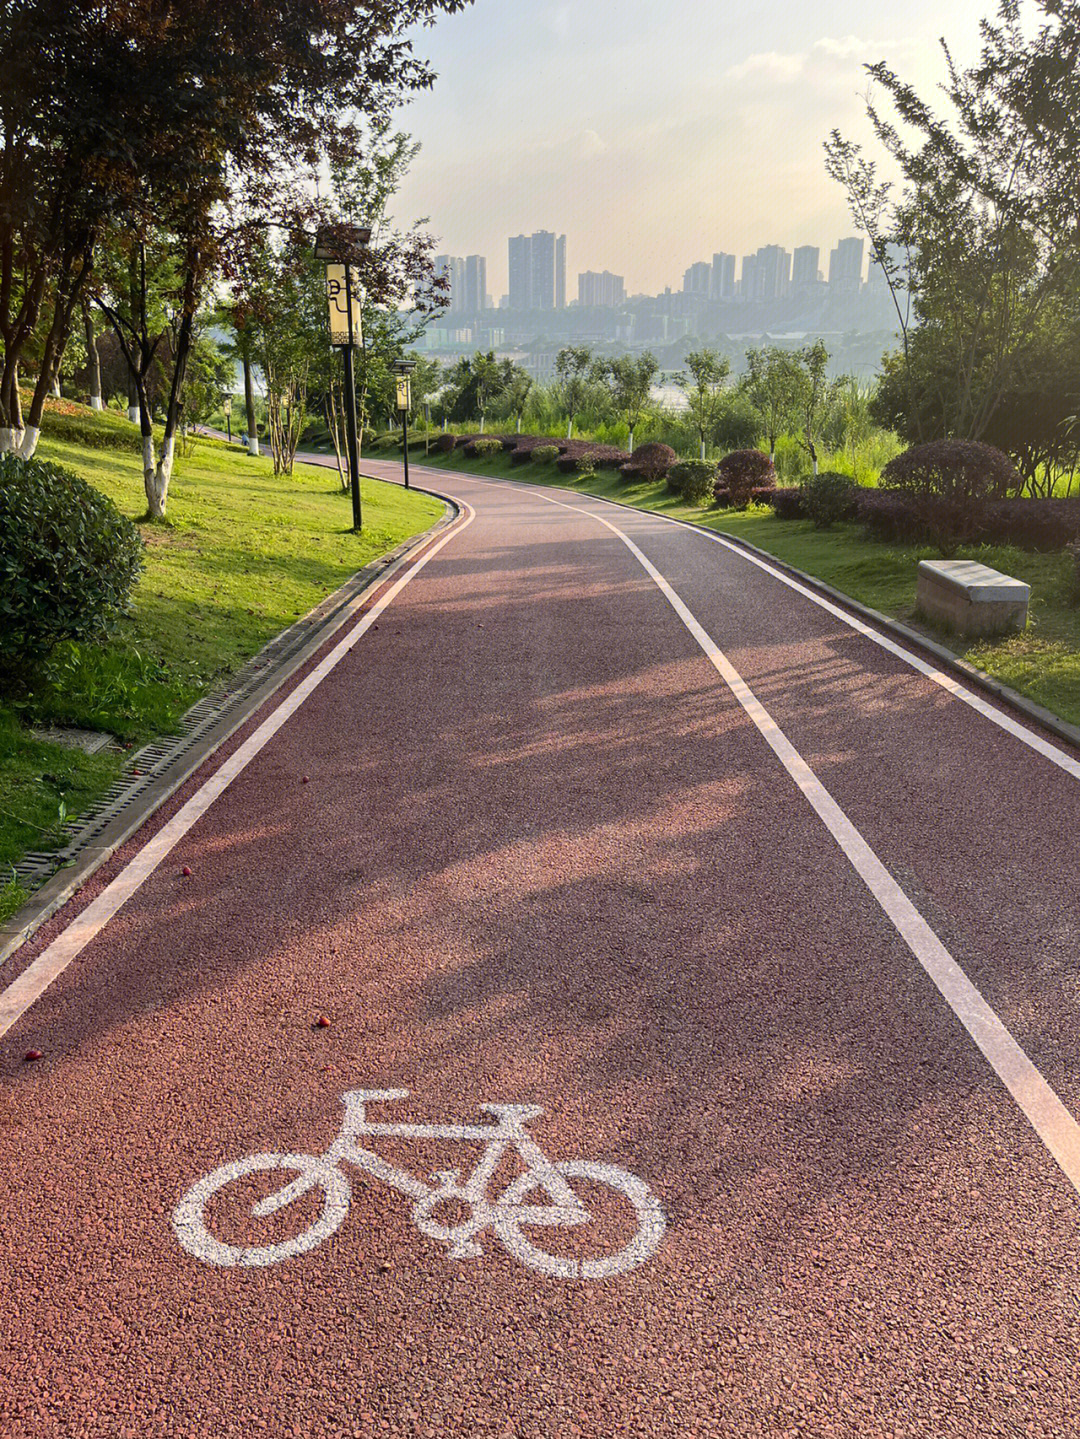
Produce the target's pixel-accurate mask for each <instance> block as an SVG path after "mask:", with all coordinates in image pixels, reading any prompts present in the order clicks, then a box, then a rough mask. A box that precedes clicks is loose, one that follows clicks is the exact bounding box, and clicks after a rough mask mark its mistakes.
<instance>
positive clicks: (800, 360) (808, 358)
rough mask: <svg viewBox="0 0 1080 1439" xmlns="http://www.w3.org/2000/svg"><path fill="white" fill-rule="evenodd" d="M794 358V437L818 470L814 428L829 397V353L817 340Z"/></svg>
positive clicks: (818, 423)
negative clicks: (796, 423)
mask: <svg viewBox="0 0 1080 1439" xmlns="http://www.w3.org/2000/svg"><path fill="white" fill-rule="evenodd" d="M794 358H795V365H796V369H795V390H794V398H795V413H796V415H797V416H798V425H799V429H798V439H799V443H800V445H802V447H803V449H804V450H805V451H806V453H807V454H808V455H809V456H810V461H811V464H812V465H813V467H814V474H815V475H816V474H817V472H818V452H817V439H818V427H819V426H820V424H821V420H822V416H823V414H824V412H825V410H826V408H827V406H828V404H829V401H830V398H831V386H830V384H829V378H828V366H829V352H828V350H827V349H826V348H825V345H824V344H823V342H822V341H821V340H816V341H815V342H814V343H813V344H812V345H807V346H806V347H805V348H804V349H802V350H800V351H799V352H798V354H797V355H796V356H795V357H794Z"/></svg>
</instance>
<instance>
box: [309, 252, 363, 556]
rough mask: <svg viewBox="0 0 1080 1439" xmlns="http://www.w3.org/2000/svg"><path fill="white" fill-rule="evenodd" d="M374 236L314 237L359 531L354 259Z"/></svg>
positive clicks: (357, 315) (358, 331) (358, 333)
mask: <svg viewBox="0 0 1080 1439" xmlns="http://www.w3.org/2000/svg"><path fill="white" fill-rule="evenodd" d="M370 239H371V231H370V230H365V229H360V228H357V227H351V228H348V229H346V228H345V227H343V226H340V225H336V226H334V228H333V230H325V229H324V230H320V231H319V233H318V234H317V235H316V236H315V257H316V259H318V260H323V261H325V263H326V303H327V305H328V307H329V310H330V343H331V345H336V346H337V347H338V348H339V349H340V350H341V354H342V359H343V361H344V367H345V442H346V447H347V449H348V452H349V489H350V491H351V493H352V514H353V529H354V530H359V529H360V523H361V513H360V453H359V450H358V448H357V443H356V376H355V374H354V371H353V351H354V350H355V348H356V346H357V345H359V344H362V343H363V334H362V331H361V325H360V312H361V303H362V301H361V295H360V282H359V275H358V273H357V270H356V266H355V264H353V263H352V261H353V260H354V259H355V256H356V255H357V253H358V252H359V251H361V250H363V248H364V246H365V245H366V244H367V242H368V241H369V240H370Z"/></svg>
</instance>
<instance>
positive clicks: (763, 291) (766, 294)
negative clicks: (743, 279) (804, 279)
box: [754, 245, 791, 300]
mask: <svg viewBox="0 0 1080 1439" xmlns="http://www.w3.org/2000/svg"><path fill="white" fill-rule="evenodd" d="M790 287H791V255H790V254H789V253H788V251H787V250H785V249H784V247H783V246H782V245H762V247H761V249H760V250H759V251H758V252H757V254H756V255H755V256H754V298H755V299H757V300H782V299H783V298H784V296H785V295H786V294H787V293H788V290H789V289H790Z"/></svg>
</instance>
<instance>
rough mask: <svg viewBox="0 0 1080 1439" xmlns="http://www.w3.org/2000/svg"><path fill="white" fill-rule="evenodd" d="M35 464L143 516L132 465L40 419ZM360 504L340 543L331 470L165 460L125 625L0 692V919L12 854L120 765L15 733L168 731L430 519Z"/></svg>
mask: <svg viewBox="0 0 1080 1439" xmlns="http://www.w3.org/2000/svg"><path fill="white" fill-rule="evenodd" d="M91 414H92V412H90V411H86V417H90V416H91ZM109 418H110V417H106V420H105V423H108V421H109ZM90 422H92V421H90ZM38 453H39V455H40V457H41V458H42V459H49V460H56V461H58V462H60V463H62V464H64V465H67V466H69V467H70V468H71V469H73V470H76V471H77V472H78V473H79V474H81V475H82V476H83V477H84V478H85V479H86V480H88V481H89V482H90V483H91V484H92V485H94V486H96V488H98V489H100V490H103V491H104V492H105V493H106V494H107V495H109V496H110V497H111V498H112V499H113V500H114V501H115V502H116V504H117V505H118V506H119V507H120V509H121V510H123V511H124V512H125V513H126V514H128V515H130V516H131V517H132V518H133V519H137V518H138V517H139V516H141V515H142V514H144V513H145V510H146V501H145V497H144V494H143V486H142V469H141V457H140V456H139V455H138V454H136V453H133V452H130V451H125V450H119V449H90V448H86V447H80V446H76V445H74V444H71V443H67V442H65V441H61V440H59V439H57V438H55V437H50V435H49V428H48V416H46V422H45V426H44V427H43V433H42V438H41V443H40V446H39V451H38ZM362 498H363V505H364V530H363V533H362V534H360V535H354V534H352V533H351V531H350V529H349V526H350V525H351V523H352V510H351V507H350V502H349V498H348V496H347V495H344V494H342V493H341V491H340V487H339V485H338V479H337V474H336V472H335V471H332V470H320V469H315V468H314V467H308V466H303V465H298V466H297V468H296V472H295V474H293V475H292V476H280V477H277V478H275V476H274V473H273V466H272V465H271V463H270V461H269V460H268V459H262V458H260V459H253V458H251V457H250V456H248V455H246V454H245V453H244V452H243V451H241V450H240V449H238V448H236V449H230V448H228V447H227V446H225V445H224V444H220V443H218V442H215V441H210V440H200V441H199V442H198V443H197V444H196V446H195V450H194V453H193V454H192V455H190V456H189V457H187V458H184V457H181V456H178V457H177V463H176V471H175V473H174V477H173V481H172V484H171V486H170V491H169V505H168V518H167V520H166V521H165V522H164V523H158V524H153V525H149V524H143V525H141V526H140V529H141V532H142V535H143V538H144V539H145V541H146V567H145V570H144V572H143V575H142V578H141V580H140V581H139V584H138V586H137V587H136V590H135V595H134V603H133V607H132V614H131V615H130V617H128V618H125V619H124V620H123V621H122V622H121V624H120V626H119V627H118V629H117V631H116V633H115V634H114V635H113V637H112V638H111V639H110V640H109V642H108V643H106V644H103V645H76V644H67V645H64V646H61V647H60V649H59V650H57V651H56V653H55V654H54V656H53V658H52V660H51V662H50V664H49V667H48V669H47V671H46V672H45V673H44V674H43V675H42V676H41V677H40V679H39V680H38V681H37V682H35V684H34V687H33V689H32V691H31V692H30V693H28V694H23V695H19V696H13V695H0V920H2V919H4V918H6V917H7V915H9V914H11V913H12V912H13V911H14V910H15V909H16V908H18V906H19V904H21V903H22V902H23V900H24V899H25V898H26V896H25V894H24V892H23V891H22V889H21V888H20V887H19V886H18V884H16V883H14V881H13V880H12V879H11V878H10V870H9V868H8V867H9V866H10V865H11V864H12V862H13V861H14V860H16V859H17V858H18V857H19V856H20V855H22V854H23V853H25V852H26V850H28V849H50V848H54V847H56V846H57V845H59V844H61V843H62V842H63V836H62V835H61V834H60V832H59V825H60V823H61V821H62V820H63V818H64V817H65V816H67V817H71V816H73V815H76V814H78V813H80V812H81V811H82V810H84V809H86V808H87V807H88V806H89V805H90V804H92V802H93V801H94V799H95V798H96V797H97V796H98V795H100V794H101V793H102V792H103V791H104V790H105V789H107V788H108V787H109V785H110V784H111V783H112V782H113V780H114V778H115V776H116V774H117V772H118V770H119V767H120V759H119V757H118V756H117V755H115V754H104V755H101V754H99V755H94V756H87V755H85V754H83V753H82V752H81V751H78V750H75V751H72V750H68V749H65V748H63V747H61V746H58V745H54V744H43V743H41V742H39V741H37V740H34V739H33V738H32V736H31V735H30V734H29V733H28V726H29V725H31V724H41V723H45V724H49V723H53V724H67V725H77V726H80V727H82V728H85V729H99V730H107V731H108V732H109V733H111V734H114V735H117V736H119V737H120V738H121V739H122V740H125V741H127V742H130V743H132V744H140V743H143V742H145V741H147V740H149V739H151V738H153V737H154V736H156V735H160V734H165V733H168V732H170V731H172V730H175V728H176V726H177V721H178V720H179V719H180V717H181V715H182V714H183V713H184V711H185V710H186V709H188V708H189V707H190V706H191V705H192V704H194V702H195V701H196V700H197V699H199V698H200V697H201V696H202V695H204V694H206V693H207V691H208V690H210V689H212V688H213V686H214V685H215V684H217V683H219V682H220V681H221V680H222V679H224V678H225V677H226V676H227V675H228V674H230V673H231V672H233V671H234V670H236V669H237V668H239V666H240V665H242V664H243V663H244V661H245V660H247V659H249V658H250V656H251V655H253V654H254V653H255V652H256V651H257V650H259V649H260V648H261V647H262V645H264V644H265V643H266V642H267V641H268V640H269V639H271V638H273V636H274V635H276V634H278V633H279V632H280V631H281V630H283V629H285V628H286V627H287V626H288V625H290V624H292V623H293V621H294V620H296V619H297V618H298V617H299V616H300V615H303V614H306V613H307V611H308V610H310V609H311V608H312V607H313V606H314V605H316V604H318V603H319V601H320V600H322V599H323V598H325V596H326V595H328V594H330V593H331V592H332V591H333V590H335V589H337V588H338V586H339V585H341V584H343V583H344V581H345V580H346V579H348V577H349V576H350V575H351V574H353V573H354V572H355V571H356V570H358V569H360V568H361V567H362V566H363V565H365V564H367V563H368V561H369V560H371V559H373V558H375V557H376V556H377V555H381V554H384V553H385V552H386V551H387V550H390V549H393V548H394V547H395V546H396V545H398V544H400V543H401V542H402V541H403V540H405V539H408V538H409V536H411V535H415V534H418V533H419V532H421V531H423V530H425V529H427V528H428V527H429V526H430V525H432V524H433V523H434V522H435V521H436V520H437V519H438V518H439V516H440V515H441V514H442V512H443V507H442V505H441V504H440V503H439V501H437V500H433V499H431V497H430V496H428V495H421V494H416V493H415V492H414V493H406V492H405V491H404V490H403V489H401V487H400V486H397V485H387V484H381V483H379V482H378V481H375V480H371V481H365V482H364V484H363V486H362Z"/></svg>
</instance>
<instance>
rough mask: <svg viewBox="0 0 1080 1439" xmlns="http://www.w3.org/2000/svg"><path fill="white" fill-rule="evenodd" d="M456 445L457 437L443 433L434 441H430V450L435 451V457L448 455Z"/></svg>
mask: <svg viewBox="0 0 1080 1439" xmlns="http://www.w3.org/2000/svg"><path fill="white" fill-rule="evenodd" d="M456 444H457V435H451V434H449V433H444V434H441V435H438V436H437V437H436V438H435V439H434V440H432V442H431V448H432V449H433V450H434V451H435V453H436V454H437V455H448V454H449V453H450V451H451V450H452V449H453V448H454V446H455V445H456Z"/></svg>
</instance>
